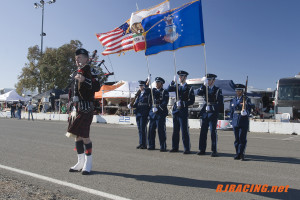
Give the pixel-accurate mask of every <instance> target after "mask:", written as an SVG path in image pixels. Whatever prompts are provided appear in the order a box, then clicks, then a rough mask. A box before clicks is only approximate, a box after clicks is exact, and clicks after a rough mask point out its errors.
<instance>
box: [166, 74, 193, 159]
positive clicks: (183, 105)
mask: <svg viewBox="0 0 300 200" xmlns="http://www.w3.org/2000/svg"><path fill="white" fill-rule="evenodd" d="M177 74H178V75H179V82H180V84H178V98H179V99H176V102H175V103H174V106H173V110H172V114H173V135H172V149H171V150H170V152H178V149H179V131H180V129H181V133H182V142H183V146H184V152H183V153H184V154H190V153H191V151H190V149H191V143H190V135H189V126H188V107H189V106H190V105H193V104H194V102H195V94H194V90H193V88H192V87H191V86H190V85H188V84H187V83H186V78H187V76H188V73H187V72H186V71H183V70H180V71H178V72H177ZM168 91H169V92H175V93H176V94H177V90H176V86H175V82H174V81H172V82H171V84H170V86H169V87H168ZM176 98H177V95H176Z"/></svg>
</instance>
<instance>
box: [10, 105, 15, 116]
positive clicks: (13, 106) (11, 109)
mask: <svg viewBox="0 0 300 200" xmlns="http://www.w3.org/2000/svg"><path fill="white" fill-rule="evenodd" d="M15 112H16V104H15V103H14V102H13V103H12V104H11V106H10V117H11V118H15V117H16V115H15Z"/></svg>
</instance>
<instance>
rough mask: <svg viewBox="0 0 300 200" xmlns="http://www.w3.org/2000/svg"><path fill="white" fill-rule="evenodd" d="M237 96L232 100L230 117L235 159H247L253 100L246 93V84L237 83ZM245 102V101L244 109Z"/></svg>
mask: <svg viewBox="0 0 300 200" xmlns="http://www.w3.org/2000/svg"><path fill="white" fill-rule="evenodd" d="M235 86H236V88H235V91H236V97H234V98H233V99H232V100H231V102H230V119H231V120H232V127H233V132H234V136H235V141H234V147H235V150H236V155H235V157H234V159H235V160H240V159H241V160H245V150H246V144H247V132H248V128H249V115H250V113H251V105H252V104H251V101H250V99H249V98H248V97H247V96H246V95H245V94H244V89H245V85H242V84H236V85H235ZM243 102H244V103H245V105H244V109H243Z"/></svg>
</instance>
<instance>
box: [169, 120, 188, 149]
mask: <svg viewBox="0 0 300 200" xmlns="http://www.w3.org/2000/svg"><path fill="white" fill-rule="evenodd" d="M180 129H181V133H182V142H183V147H184V150H185V151H190V148H191V144H190V134H189V127H188V117H187V116H186V117H182V116H179V115H178V114H174V115H173V135H172V148H173V149H179V131H180Z"/></svg>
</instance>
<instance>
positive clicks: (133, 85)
mask: <svg viewBox="0 0 300 200" xmlns="http://www.w3.org/2000/svg"><path fill="white" fill-rule="evenodd" d="M123 82H124V84H123V85H122V86H120V87H118V88H116V89H114V90H113V91H110V92H106V93H105V94H103V98H134V96H135V94H136V92H137V91H138V90H139V83H138V81H123ZM151 85H152V88H155V86H156V85H155V81H153V82H152V84H151ZM168 85H169V83H168V82H166V83H165V84H164V88H165V89H166V88H168ZM172 93H173V92H172ZM170 96H171V97H175V93H173V94H170Z"/></svg>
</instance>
